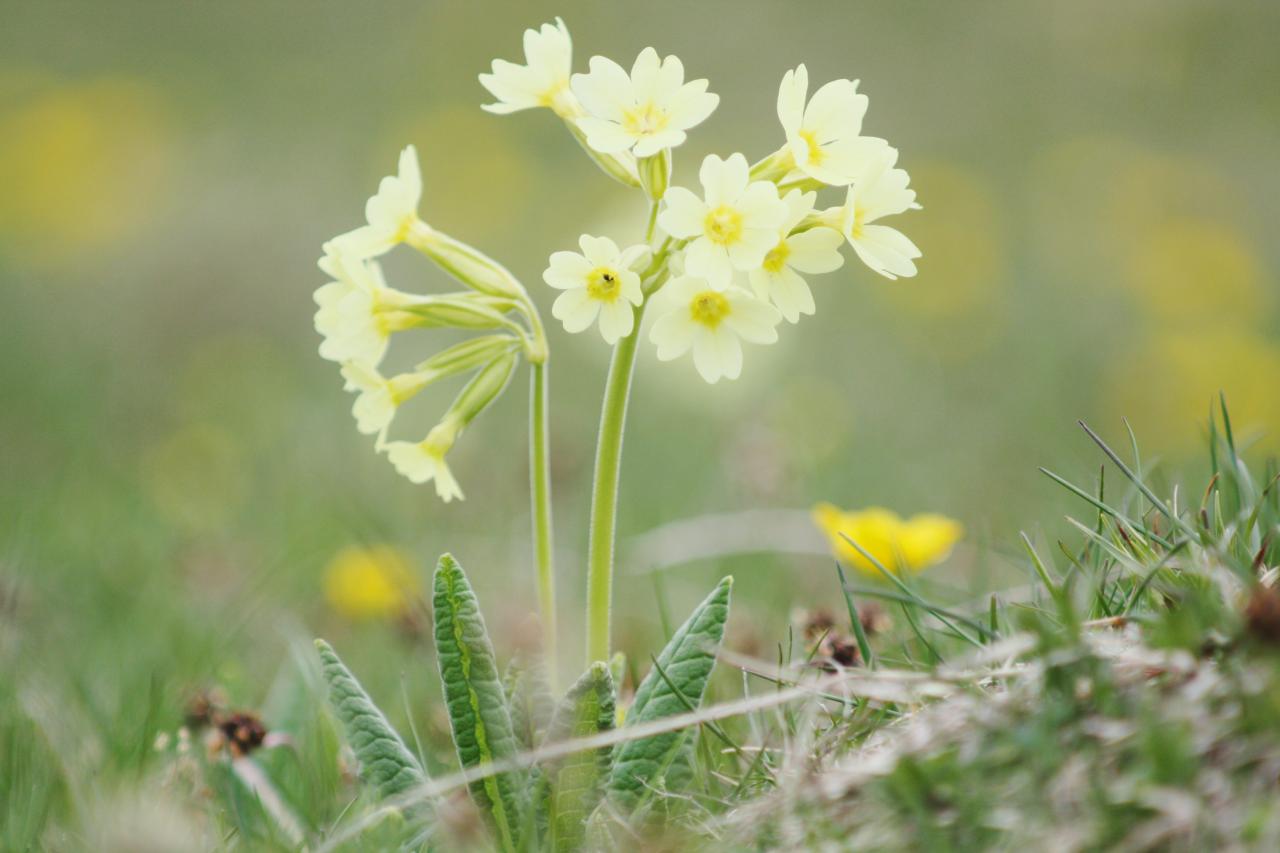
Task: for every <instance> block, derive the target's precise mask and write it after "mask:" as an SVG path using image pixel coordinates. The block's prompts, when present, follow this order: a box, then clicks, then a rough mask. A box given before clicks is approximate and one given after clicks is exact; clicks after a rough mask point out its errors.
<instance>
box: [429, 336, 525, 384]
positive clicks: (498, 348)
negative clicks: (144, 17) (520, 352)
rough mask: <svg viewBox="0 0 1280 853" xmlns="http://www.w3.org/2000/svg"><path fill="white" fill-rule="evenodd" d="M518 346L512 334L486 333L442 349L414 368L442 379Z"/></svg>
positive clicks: (490, 359)
mask: <svg viewBox="0 0 1280 853" xmlns="http://www.w3.org/2000/svg"><path fill="white" fill-rule="evenodd" d="M518 346H519V342H518V341H517V340H516V339H514V338H512V337H511V336H510V335H485V336H483V337H479V338H471V339H470V340H466V341H463V342H462V343H460V344H454V345H453V346H451V347H448V348H447V349H443V350H441V351H440V352H438V353H436V354H435V355H433V356H431V358H429V359H427V360H426V361H424V362H422V363H421V364H419V365H418V366H417V367H416V368H414V370H415V371H416V372H418V373H425V374H429V375H430V376H431V377H432V379H440V378H443V377H445V376H453V375H454V374H457V373H465V372H466V371H468V370H471V369H473V368H476V367H479V366H480V365H482V364H484V363H485V362H488V361H492V360H493V359H495V358H497V357H499V356H501V355H503V354H505V353H507V352H512V351H514V350H515V349H516V347H518Z"/></svg>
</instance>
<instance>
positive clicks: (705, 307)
mask: <svg viewBox="0 0 1280 853" xmlns="http://www.w3.org/2000/svg"><path fill="white" fill-rule="evenodd" d="M689 316H691V317H692V318H693V321H694V322H695V323H701V324H702V325H704V326H706V327H707V328H708V329H714V328H715V327H717V326H719V325H720V321H721V320H723V319H724V318H725V317H727V316H729V300H728V299H725V298H724V294H722V293H717V292H716V291H714V290H704V291H702V292H701V293H699V294H698V295H697V296H695V297H693V301H692V302H691V303H689Z"/></svg>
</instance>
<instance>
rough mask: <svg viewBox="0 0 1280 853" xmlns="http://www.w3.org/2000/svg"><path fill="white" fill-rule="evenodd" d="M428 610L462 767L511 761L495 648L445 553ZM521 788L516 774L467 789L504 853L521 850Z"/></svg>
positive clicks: (512, 746) (513, 745)
mask: <svg viewBox="0 0 1280 853" xmlns="http://www.w3.org/2000/svg"><path fill="white" fill-rule="evenodd" d="M432 611H433V613H434V617H435V638H436V658H437V660H438V662H439V664H440V680H441V682H443V684H444V698H445V704H446V705H447V706H448V709H449V722H450V724H451V725H452V726H453V743H454V746H455V747H457V750H458V760H459V762H461V764H462V766H463V767H464V768H472V767H479V766H481V765H483V764H489V763H492V762H495V761H502V760H505V759H508V758H512V757H513V756H515V755H516V754H517V752H518V750H519V744H518V743H517V741H516V738H515V734H514V732H513V731H512V728H511V715H510V713H509V712H508V711H507V700H506V695H505V694H504V693H503V690H502V682H501V681H499V680H498V666H497V662H496V661H495V659H494V654H493V645H492V644H491V643H490V642H489V633H488V631H487V630H486V629H485V626H484V618H483V617H482V616H481V615H480V605H479V603H478V602H477V601H476V596H475V593H474V592H472V590H471V584H470V583H468V582H467V577H466V575H465V574H463V572H462V567H461V566H459V565H458V564H457V562H456V561H455V560H454V559H453V557H451V556H450V555H448V554H445V555H444V556H442V557H441V558H440V564H439V565H438V566H437V567H436V575H435V580H434V583H433V596H432ZM524 787H525V779H524V774H522V773H517V772H514V771H508V772H506V773H499V774H497V775H495V776H490V777H488V778H485V779H481V780H479V781H477V782H474V783H472V785H471V798H472V799H473V800H474V801H475V803H476V806H477V807H478V808H479V809H480V813H481V814H483V815H484V816H485V818H486V820H488V821H489V823H490V825H491V827H492V828H493V831H494V833H495V834H496V835H497V837H498V841H499V844H500V845H501V847H502V849H504V850H508V851H513V850H517V849H519V848H520V847H521V830H522V828H523V826H524V821H523V814H524V811H525V809H524V802H525V793H524Z"/></svg>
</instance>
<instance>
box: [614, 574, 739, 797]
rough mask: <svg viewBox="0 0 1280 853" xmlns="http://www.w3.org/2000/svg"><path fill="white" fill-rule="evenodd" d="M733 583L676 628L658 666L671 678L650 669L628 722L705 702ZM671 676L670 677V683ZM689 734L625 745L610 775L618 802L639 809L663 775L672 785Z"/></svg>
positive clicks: (668, 734) (726, 582)
mask: <svg viewBox="0 0 1280 853" xmlns="http://www.w3.org/2000/svg"><path fill="white" fill-rule="evenodd" d="M732 587H733V578H731V577H726V578H725V579H724V580H722V581H720V583H719V584H718V585H717V586H716V588H715V590H713V591H712V593H711V594H710V595H709V596H707V598H706V599H705V600H704V601H703V602H702V603H701V604H699V605H698V607H697V608H696V609H695V610H694V611H693V613H692V614H691V615H690V616H689V618H688V620H686V621H685V623H684V624H683V625H681V626H680V628H679V630H677V631H676V633H675V636H673V637H672V638H671V641H670V642H669V643H667V647H666V648H665V649H663V650H662V654H660V655H659V656H658V665H659V666H660V667H662V670H663V672H665V673H666V675H667V678H666V679H664V678H663V677H662V676H661V675H660V674H659V673H658V670H657V669H656V668H654V669H651V670H650V671H649V674H648V675H646V676H645V678H644V681H642V682H641V683H640V687H639V688H638V689H637V690H636V695H635V701H633V702H632V704H631V708H630V710H628V711H627V722H626V725H628V726H633V725H636V724H638V723H647V722H650V721H652V720H658V719H661V718H663V717H670V716H672V715H674V714H683V713H686V712H687V711H688V710H689V706H688V704H686V700H687V702H688V703H691V704H692V705H693V706H694V707H697V706H698V705H700V704H701V703H702V696H703V694H704V693H705V692H706V689H707V680H708V679H709V678H710V676H711V670H712V668H713V667H714V666H715V650H716V648H717V647H718V646H719V645H720V641H721V640H722V639H724V625H725V621H726V620H727V619H728V618H729V593H730V591H731V589H732ZM667 679H670V682H671V683H670V684H668V683H667ZM672 685H674V686H675V687H676V688H678V689H679V691H680V695H677V694H676V692H675V691H674V690H673V689H672ZM681 696H683V697H684V698H683V699H682V698H681ZM687 737H688V734H687V733H686V732H684V731H678V732H664V733H662V734H657V735H652V736H650V737H647V738H642V739H640V740H634V741H628V742H626V743H623V744H619V746H618V749H617V751H616V752H615V754H614V762H613V770H612V772H611V773H610V776H609V793H610V794H611V796H612V797H613V798H614V799H615V801H616V802H617V803H618V805H619V806H621V807H622V808H624V809H626V810H630V809H633V808H634V807H635V806H636V805H637V804H638V803H639V802H640V801H641V799H642V798H644V797H645V796H646V793H647V792H648V791H649V790H650V789H651V788H652V787H654V786H655V784H656V783H657V782H658V781H659V777H664V779H663V782H664V785H665V786H666V787H667V788H668V789H672V784H671V783H672V782H675V781H677V779H676V778H665V777H666V774H667V773H668V771H669V770H670V769H671V768H672V766H673V763H675V762H676V761H677V758H678V757H679V755H680V750H681V748H682V747H683V745H684V743H685V741H686V738H687ZM674 775H675V776H681V775H683V774H674Z"/></svg>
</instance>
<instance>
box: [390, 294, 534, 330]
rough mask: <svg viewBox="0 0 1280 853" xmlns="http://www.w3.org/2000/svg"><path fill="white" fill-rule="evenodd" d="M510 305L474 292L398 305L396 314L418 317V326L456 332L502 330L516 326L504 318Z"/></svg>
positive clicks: (504, 301) (430, 297) (432, 297)
mask: <svg viewBox="0 0 1280 853" xmlns="http://www.w3.org/2000/svg"><path fill="white" fill-rule="evenodd" d="M507 310H510V302H508V301H507V300H501V299H494V298H492V297H487V296H481V295H477V294H473V293H459V294H450V295H444V296H426V297H419V298H417V299H416V300H415V301H414V302H413V303H411V304H408V305H403V306H397V313H399V314H408V315H412V316H413V317H415V318H417V322H416V323H415V324H414V325H416V326H447V327H451V328H456V329H501V328H510V327H513V326H515V324H514V323H513V322H512V321H511V320H509V319H508V318H507V317H505V316H504V314H503V312H504V311H507Z"/></svg>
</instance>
